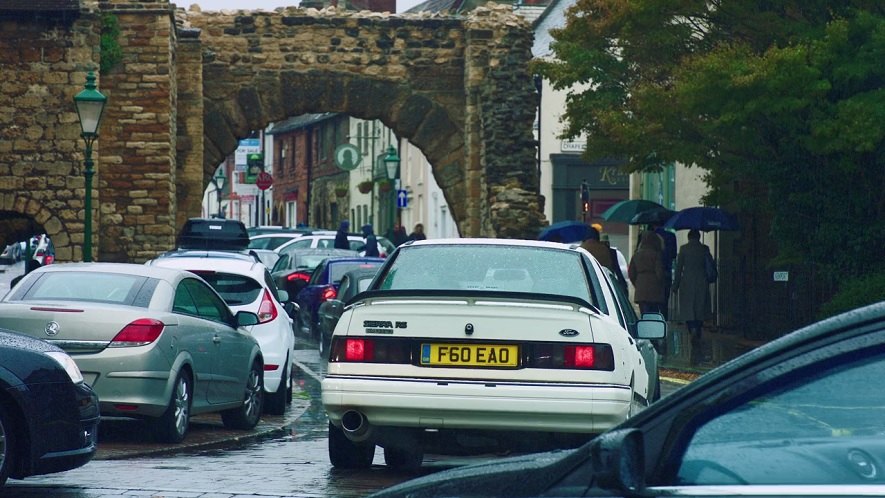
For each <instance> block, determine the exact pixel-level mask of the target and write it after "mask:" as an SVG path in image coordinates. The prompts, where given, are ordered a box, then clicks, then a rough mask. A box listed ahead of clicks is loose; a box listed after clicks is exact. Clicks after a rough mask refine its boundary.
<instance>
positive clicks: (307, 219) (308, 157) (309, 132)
mask: <svg viewBox="0 0 885 498" xmlns="http://www.w3.org/2000/svg"><path fill="white" fill-rule="evenodd" d="M304 157H305V159H304V162H305V163H307V164H306V166H307V194H306V195H305V205H304V222H305V224H307V225H308V226H310V225H311V224H310V192H311V190H312V189H311V188H310V187H311V183H312V182H313V126H308V127H307V152H306V153H305V155H304Z"/></svg>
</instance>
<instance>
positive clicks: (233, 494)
mask: <svg viewBox="0 0 885 498" xmlns="http://www.w3.org/2000/svg"><path fill="white" fill-rule="evenodd" d="M19 264H20V263H19ZM14 266H18V265H14ZM9 270H11V271H8V272H3V273H5V275H4V274H0V295H2V294H3V293H5V291H6V290H8V281H9V280H11V278H12V277H13V276H15V275H18V274H20V270H18V269H17V268H15V267H13V268H10V269H9ZM16 270H18V271H16ZM296 347H298V348H301V349H299V350H298V351H296V361H297V362H298V365H299V368H300V371H298V372H296V373H297V382H296V389H295V396H294V400H293V402H292V405H291V406H290V409H289V410H288V411H287V413H286V415H284V416H264V417H263V418H262V421H261V422H260V423H259V425H258V427H256V428H255V429H254V430H251V431H233V430H228V429H225V428H224V427H223V426H222V424H221V420H220V417H219V416H218V415H205V416H199V417H194V418H193V419H192V420H191V423H192V427H191V430H190V432H189V434H188V437H187V438H186V440H185V442H184V443H183V444H181V445H174V446H169V445H163V444H158V443H154V442H153V441H151V439H150V436H149V434H148V433H147V431H145V430H144V427H143V425H142V424H140V423H138V422H135V421H130V420H124V419H103V420H102V425H101V429H100V433H99V450H98V453H97V454H96V457H95V458H94V459H93V460H92V461H91V462H89V463H88V464H86V465H85V466H83V467H80V468H78V469H73V470H70V471H67V472H61V473H57V474H49V475H46V476H34V477H29V478H27V479H24V480H9V481H8V482H7V484H6V487H5V488H4V489H3V490H2V491H0V496H3V497H11V498H20V497H28V498H34V497H64V498H110V497H157V498H161V497H164V498H244V497H265V498H275V497H296V498H300V497H305V498H306V497H316V498H320V497H322V498H327V497H336V498H351V497H362V496H366V495H368V494H370V493H372V492H373V491H377V490H380V489H384V488H386V487H389V486H391V485H393V484H396V483H399V482H402V481H405V480H408V479H411V478H414V477H417V476H420V475H424V474H428V473H432V472H437V471H440V470H443V469H446V468H451V467H454V466H459V465H464V464H467V463H473V462H477V461H485V460H488V459H497V458H500V457H501V456H499V455H484V456H478V457H451V456H435V455H426V456H425V460H424V466H423V468H422V469H421V470H420V471H417V472H414V473H405V472H397V471H392V470H390V469H388V468H387V467H386V466H385V465H384V456H383V450H381V449H380V448H378V449H377V450H376V454H375V465H373V466H372V467H371V468H370V469H366V470H340V469H335V468H333V467H332V465H331V464H330V463H329V459H328V452H327V439H326V437H327V426H328V419H327V418H326V415H325V412H324V411H323V408H322V404H321V402H320V384H319V381H320V379H321V378H322V376H323V375H324V374H325V362H323V361H322V360H321V359H320V357H319V354H318V353H317V351H316V349H315V346H314V345H313V344H310V343H308V342H307V341H305V340H300V341H299V344H298V345H297V346H296ZM677 387H678V385H677V384H670V383H666V385H665V386H664V394H667V393H668V392H672V390H674V389H676V388H677Z"/></svg>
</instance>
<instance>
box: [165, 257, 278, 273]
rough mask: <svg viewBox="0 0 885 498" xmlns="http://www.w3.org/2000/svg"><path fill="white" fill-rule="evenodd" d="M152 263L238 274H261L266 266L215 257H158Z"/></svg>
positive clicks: (168, 266)
mask: <svg viewBox="0 0 885 498" xmlns="http://www.w3.org/2000/svg"><path fill="white" fill-rule="evenodd" d="M152 264H153V265H156V266H159V267H162V268H179V269H182V270H213V271H217V272H224V273H236V274H239V275H250V276H256V275H263V274H264V270H265V269H266V267H265V266H264V264H262V263H259V262H257V261H254V260H253V261H246V260H242V259H223V258H221V259H216V258H201V257H186V256H182V257H177V258H158V259H155V260H153V263H152Z"/></svg>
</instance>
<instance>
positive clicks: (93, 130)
mask: <svg viewBox="0 0 885 498" xmlns="http://www.w3.org/2000/svg"><path fill="white" fill-rule="evenodd" d="M107 100H108V98H107V97H105V96H104V95H102V93H101V92H99V91H98V90H96V89H95V73H94V72H92V71H89V73H88V74H87V75H86V85H85V89H84V90H82V91H81V92H80V93H78V94H77V95H75V96H74V105H75V106H76V107H77V117H78V118H79V119H80V131H81V133H80V136H81V137H83V141H84V142H86V151H85V155H84V159H83V165H84V166H85V167H86V169H85V170H84V171H83V175H84V176H85V177H86V196H85V200H84V205H85V208H86V213H85V215H84V219H83V237H84V240H83V261H86V262H90V261H92V176H93V175H94V174H95V170H94V169H93V166H95V163H93V162H92V143H93V142H95V139H96V138H98V125H99V123H100V122H101V115H102V112H103V111H104V106H105V103H106V102H107Z"/></svg>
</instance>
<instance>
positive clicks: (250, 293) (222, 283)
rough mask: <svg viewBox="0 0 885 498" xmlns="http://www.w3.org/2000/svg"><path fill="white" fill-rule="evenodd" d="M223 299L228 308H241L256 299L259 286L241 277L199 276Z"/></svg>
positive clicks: (223, 274)
mask: <svg viewBox="0 0 885 498" xmlns="http://www.w3.org/2000/svg"><path fill="white" fill-rule="evenodd" d="M199 275H200V276H201V277H203V280H205V281H206V282H208V283H209V285H211V286H212V288H213V289H215V291H216V292H218V294H220V295H221V297H222V298H223V299H224V302H226V303H227V304H228V306H241V305H244V304H249V303H251V302H253V301H255V300H256V299H258V293H259V292H261V284H259V283H258V282H256V281H255V280H252V279H251V278H249V277H245V276H243V275H233V274H230V273H209V274H204V273H200V274H199Z"/></svg>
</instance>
